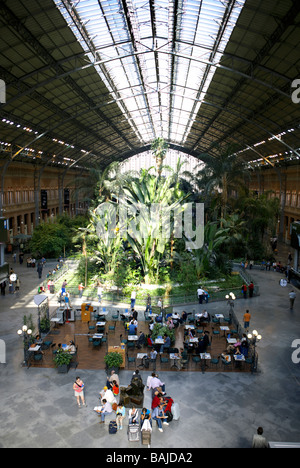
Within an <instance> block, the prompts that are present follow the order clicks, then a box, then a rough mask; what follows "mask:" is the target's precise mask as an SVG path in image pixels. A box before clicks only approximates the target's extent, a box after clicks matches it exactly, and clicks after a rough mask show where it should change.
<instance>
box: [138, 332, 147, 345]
mask: <svg viewBox="0 0 300 468" xmlns="http://www.w3.org/2000/svg"><path fill="white" fill-rule="evenodd" d="M145 340H146V338H145V335H144V333H143V332H142V331H141V332H140V336H139V338H138V340H137V344H136V347H137V348H138V349H141V347H142V346H144V344H145Z"/></svg>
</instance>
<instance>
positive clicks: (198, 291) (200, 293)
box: [197, 286, 205, 304]
mask: <svg viewBox="0 0 300 468" xmlns="http://www.w3.org/2000/svg"><path fill="white" fill-rule="evenodd" d="M204 294H205V292H204V289H202V288H201V286H200V287H199V288H198V289H197V296H198V299H199V304H202V301H203V298H204Z"/></svg>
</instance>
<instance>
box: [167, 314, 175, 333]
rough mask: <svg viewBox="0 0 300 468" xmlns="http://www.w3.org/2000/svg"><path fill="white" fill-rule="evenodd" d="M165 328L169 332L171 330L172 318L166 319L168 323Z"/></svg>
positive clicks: (172, 325) (172, 326)
mask: <svg viewBox="0 0 300 468" xmlns="http://www.w3.org/2000/svg"><path fill="white" fill-rule="evenodd" d="M166 327H168V329H169V330H172V329H173V328H174V323H173V320H172V317H169V318H168V321H167V323H166Z"/></svg>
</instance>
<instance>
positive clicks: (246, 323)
mask: <svg viewBox="0 0 300 468" xmlns="http://www.w3.org/2000/svg"><path fill="white" fill-rule="evenodd" d="M250 319H251V314H250V312H249V310H246V312H245V313H244V328H246V329H247V328H249V325H250Z"/></svg>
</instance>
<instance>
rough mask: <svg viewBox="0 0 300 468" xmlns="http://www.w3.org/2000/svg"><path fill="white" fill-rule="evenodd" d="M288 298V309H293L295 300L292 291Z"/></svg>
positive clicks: (294, 294)
mask: <svg viewBox="0 0 300 468" xmlns="http://www.w3.org/2000/svg"><path fill="white" fill-rule="evenodd" d="M289 298H290V309H293V307H294V302H295V299H296V293H295V291H294V290H292V291H291V292H290V293H289Z"/></svg>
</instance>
